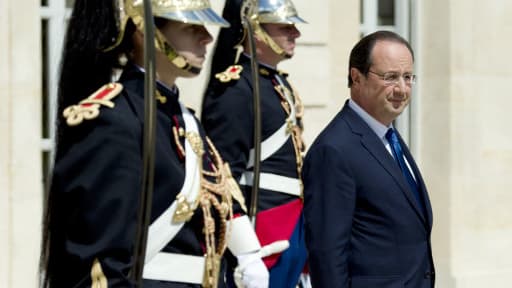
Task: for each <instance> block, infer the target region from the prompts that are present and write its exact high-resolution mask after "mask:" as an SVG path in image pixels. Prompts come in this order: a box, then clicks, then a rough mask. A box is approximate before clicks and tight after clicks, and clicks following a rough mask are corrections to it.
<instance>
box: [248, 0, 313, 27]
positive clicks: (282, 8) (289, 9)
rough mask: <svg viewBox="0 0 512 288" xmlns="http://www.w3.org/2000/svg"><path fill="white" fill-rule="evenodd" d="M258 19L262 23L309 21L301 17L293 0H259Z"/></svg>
mask: <svg viewBox="0 0 512 288" xmlns="http://www.w3.org/2000/svg"><path fill="white" fill-rule="evenodd" d="M257 19H258V21H259V22H260V23H282V24H297V23H307V22H306V21H304V19H302V18H301V17H299V14H298V13H297V9H296V8H295V5H293V2H292V1H291V0H259V1H258V16H257Z"/></svg>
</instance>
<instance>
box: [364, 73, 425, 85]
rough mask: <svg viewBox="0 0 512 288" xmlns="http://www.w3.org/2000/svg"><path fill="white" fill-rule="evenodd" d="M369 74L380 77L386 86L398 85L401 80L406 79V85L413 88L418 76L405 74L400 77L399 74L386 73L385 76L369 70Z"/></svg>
mask: <svg viewBox="0 0 512 288" xmlns="http://www.w3.org/2000/svg"><path fill="white" fill-rule="evenodd" d="M368 72H370V73H372V74H375V75H377V76H379V78H380V79H382V80H384V82H386V85H390V86H391V85H398V83H399V82H400V78H403V79H404V83H405V85H408V86H411V85H412V84H414V83H416V75H414V74H411V73H405V74H403V75H400V73H398V72H386V73H383V74H380V73H377V72H373V71H372V70H368Z"/></svg>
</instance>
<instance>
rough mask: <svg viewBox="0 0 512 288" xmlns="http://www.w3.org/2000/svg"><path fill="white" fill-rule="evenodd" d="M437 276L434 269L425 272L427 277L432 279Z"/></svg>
mask: <svg viewBox="0 0 512 288" xmlns="http://www.w3.org/2000/svg"><path fill="white" fill-rule="evenodd" d="M434 277H435V273H434V271H427V272H425V279H431V278H434Z"/></svg>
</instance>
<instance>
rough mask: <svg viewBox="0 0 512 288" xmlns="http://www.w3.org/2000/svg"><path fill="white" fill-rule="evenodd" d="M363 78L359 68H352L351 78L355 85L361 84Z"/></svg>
mask: <svg viewBox="0 0 512 288" xmlns="http://www.w3.org/2000/svg"><path fill="white" fill-rule="evenodd" d="M361 77H363V74H361V72H360V71H359V69H357V68H354V67H352V68H350V78H351V79H352V82H353V83H359V82H361Z"/></svg>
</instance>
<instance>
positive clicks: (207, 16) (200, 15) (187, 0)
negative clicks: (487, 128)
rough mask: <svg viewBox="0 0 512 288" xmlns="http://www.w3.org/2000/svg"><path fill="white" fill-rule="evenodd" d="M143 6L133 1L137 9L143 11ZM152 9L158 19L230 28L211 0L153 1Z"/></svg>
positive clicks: (137, 0)
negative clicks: (214, 8)
mask: <svg viewBox="0 0 512 288" xmlns="http://www.w3.org/2000/svg"><path fill="white" fill-rule="evenodd" d="M128 1H130V0H128ZM142 6H143V1H142V0H133V7H134V8H135V9H137V10H139V9H142ZM151 8H152V10H153V16H156V17H161V18H166V19H170V20H175V21H179V22H183V23H192V24H198V25H219V26H221V27H229V23H228V22H227V21H226V20H224V19H223V18H222V17H220V16H219V15H218V14H217V13H215V11H213V9H212V8H211V5H210V1H209V0H151ZM140 11H141V10H140Z"/></svg>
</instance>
